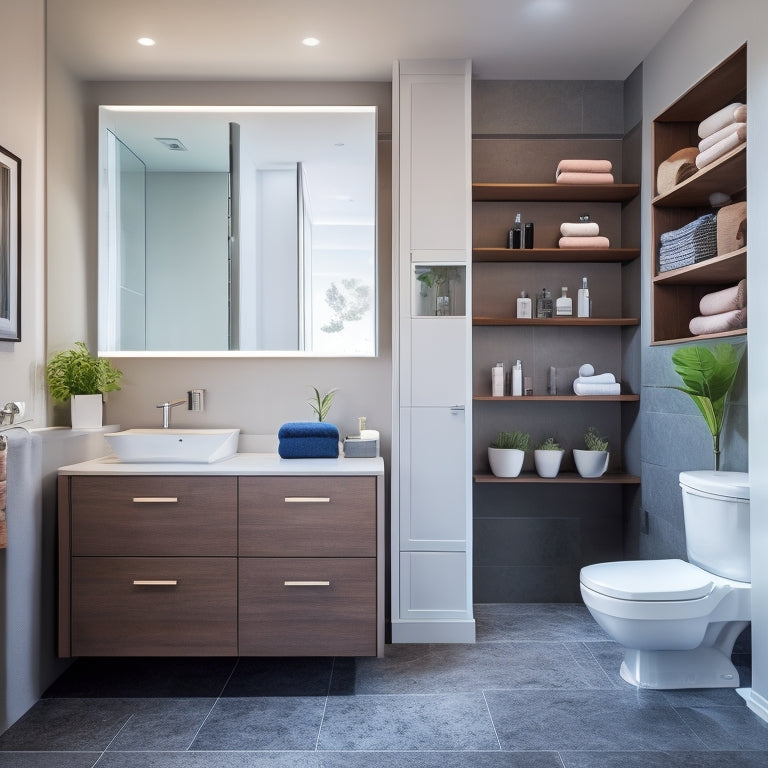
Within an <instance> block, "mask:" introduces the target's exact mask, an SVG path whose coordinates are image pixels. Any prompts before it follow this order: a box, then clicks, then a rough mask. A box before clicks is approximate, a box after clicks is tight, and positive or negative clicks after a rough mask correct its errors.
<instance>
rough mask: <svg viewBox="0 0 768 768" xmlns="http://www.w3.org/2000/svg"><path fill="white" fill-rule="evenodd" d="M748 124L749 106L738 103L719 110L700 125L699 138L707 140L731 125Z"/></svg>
mask: <svg viewBox="0 0 768 768" xmlns="http://www.w3.org/2000/svg"><path fill="white" fill-rule="evenodd" d="M746 122H747V105H746V104H742V103H741V102H739V101H737V102H734V103H733V104H729V105H728V106H727V107H723V108H722V109H719V110H718V111H717V112H715V113H714V114H711V115H710V116H709V117H707V118H706V119H704V120H702V121H701V122H700V123H699V138H700V139H705V138H706V137H707V136H711V135H712V134H713V133H715V132H716V131H719V130H720V129H721V128H725V126H726V125H730V123H746Z"/></svg>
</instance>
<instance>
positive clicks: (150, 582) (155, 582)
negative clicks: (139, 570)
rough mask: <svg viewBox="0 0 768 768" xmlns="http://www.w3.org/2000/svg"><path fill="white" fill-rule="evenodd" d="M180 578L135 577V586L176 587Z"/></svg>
mask: <svg viewBox="0 0 768 768" xmlns="http://www.w3.org/2000/svg"><path fill="white" fill-rule="evenodd" d="M178 583H179V580H178V579H134V580H133V586H134V587H175V586H176V585H177V584H178Z"/></svg>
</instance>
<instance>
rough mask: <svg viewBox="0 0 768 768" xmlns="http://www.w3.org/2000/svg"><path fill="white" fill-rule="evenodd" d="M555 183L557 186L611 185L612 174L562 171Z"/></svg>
mask: <svg viewBox="0 0 768 768" xmlns="http://www.w3.org/2000/svg"><path fill="white" fill-rule="evenodd" d="M555 181H556V182H558V183H559V184H613V174H612V173H588V172H579V171H563V172H562V173H559V174H558V175H557V176H556V177H555Z"/></svg>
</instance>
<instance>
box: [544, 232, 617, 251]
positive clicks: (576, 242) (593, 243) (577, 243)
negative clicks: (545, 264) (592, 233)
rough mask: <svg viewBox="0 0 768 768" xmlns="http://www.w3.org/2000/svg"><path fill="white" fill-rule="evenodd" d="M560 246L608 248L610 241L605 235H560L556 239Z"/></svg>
mask: <svg viewBox="0 0 768 768" xmlns="http://www.w3.org/2000/svg"><path fill="white" fill-rule="evenodd" d="M557 244H558V247H560V248H610V247H611V243H610V240H608V238H607V237H603V236H602V235H600V236H598V237H561V238H560V239H559V240H558V241H557Z"/></svg>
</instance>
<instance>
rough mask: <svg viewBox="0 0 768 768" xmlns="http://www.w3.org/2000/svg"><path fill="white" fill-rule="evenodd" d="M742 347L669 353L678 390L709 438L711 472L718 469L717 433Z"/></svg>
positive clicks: (683, 349)
mask: <svg viewBox="0 0 768 768" xmlns="http://www.w3.org/2000/svg"><path fill="white" fill-rule="evenodd" d="M745 348H746V346H745V345H744V344H737V345H733V344H728V343H725V342H723V343H720V344H715V346H714V347H704V346H700V345H694V346H688V347H681V348H680V349H677V350H675V351H674V352H673V353H672V365H673V366H674V368H675V373H677V375H678V376H680V378H681V379H682V380H683V386H682V387H673V389H677V390H679V391H680V392H685V394H686V395H688V396H689V397H690V398H691V400H693V402H694V404H695V405H696V407H697V408H698V409H699V412H700V413H701V415H702V416H703V417H704V421H705V422H706V425H707V427H708V428H709V431H710V433H711V435H712V450H713V452H714V455H715V469H716V470H717V469H720V434H721V433H722V430H723V419H724V418H725V405H726V402H727V400H728V395H729V394H730V392H731V389H732V388H733V383H734V381H735V380H736V374H737V373H738V371H739V365H740V363H741V358H742V357H743V355H744V350H745Z"/></svg>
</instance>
